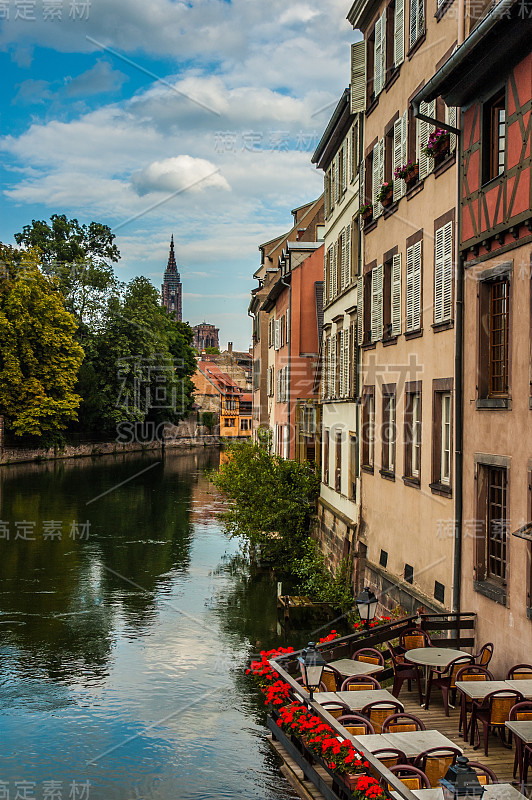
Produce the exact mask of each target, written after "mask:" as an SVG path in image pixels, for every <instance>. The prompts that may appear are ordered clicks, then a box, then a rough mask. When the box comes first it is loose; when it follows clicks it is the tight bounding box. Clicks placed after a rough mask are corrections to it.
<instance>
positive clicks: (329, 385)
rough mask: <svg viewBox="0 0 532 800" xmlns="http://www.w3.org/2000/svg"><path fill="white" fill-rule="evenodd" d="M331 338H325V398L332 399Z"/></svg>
mask: <svg viewBox="0 0 532 800" xmlns="http://www.w3.org/2000/svg"><path fill="white" fill-rule="evenodd" d="M332 385H333V384H332V337H331V336H328V337H327V397H332Z"/></svg>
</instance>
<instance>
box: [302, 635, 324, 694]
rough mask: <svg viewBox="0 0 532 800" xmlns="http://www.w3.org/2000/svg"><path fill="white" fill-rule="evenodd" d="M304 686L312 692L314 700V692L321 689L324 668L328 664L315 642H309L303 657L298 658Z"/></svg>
mask: <svg viewBox="0 0 532 800" xmlns="http://www.w3.org/2000/svg"><path fill="white" fill-rule="evenodd" d="M297 660H298V661H299V666H300V669H301V675H302V677H303V685H304V686H306V687H307V689H308V690H309V692H310V699H311V700H312V699H313V692H315V691H317V690H318V689H319V688H320V682H321V676H322V673H323V667H324V666H325V665H326V664H327V662H326V661H325V659H324V658H323V656H322V654H321V653H320V651H319V650H317V649H316V645H315V644H314V642H309V643H308V645H307V648H306V650H303V655H302V656H298V658H297Z"/></svg>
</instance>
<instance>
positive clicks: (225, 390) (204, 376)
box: [192, 360, 252, 438]
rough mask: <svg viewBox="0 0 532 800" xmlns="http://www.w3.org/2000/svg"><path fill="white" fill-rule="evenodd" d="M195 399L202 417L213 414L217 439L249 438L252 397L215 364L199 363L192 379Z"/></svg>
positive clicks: (211, 362)
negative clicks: (216, 427)
mask: <svg viewBox="0 0 532 800" xmlns="http://www.w3.org/2000/svg"><path fill="white" fill-rule="evenodd" d="M192 381H193V383H194V385H195V387H196V391H195V392H194V396H195V398H196V406H197V408H198V411H199V412H200V414H201V413H205V412H207V413H209V412H210V413H213V414H215V415H216V418H217V422H218V423H219V428H220V436H222V437H227V438H240V437H244V438H245V437H247V436H251V414H252V395H251V393H250V392H246V391H244V390H243V389H242V388H241V387H240V386H239V385H238V384H237V383H236V382H235V381H234V380H233V379H232V378H231V377H230V376H229V375H228V374H227V373H226V372H224V371H223V370H222V369H220V367H219V366H218V365H217V364H216V363H215V362H214V361H207V360H205V361H203V360H202V361H198V365H197V369H196V372H195V373H194V375H193V376H192Z"/></svg>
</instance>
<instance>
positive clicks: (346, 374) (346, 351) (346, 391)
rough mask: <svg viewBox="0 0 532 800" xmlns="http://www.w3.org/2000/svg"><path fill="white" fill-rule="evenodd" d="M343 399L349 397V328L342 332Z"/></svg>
mask: <svg viewBox="0 0 532 800" xmlns="http://www.w3.org/2000/svg"><path fill="white" fill-rule="evenodd" d="M343 380H344V397H349V328H346V329H345V331H344V377H343Z"/></svg>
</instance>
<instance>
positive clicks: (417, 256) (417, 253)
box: [412, 242, 421, 331]
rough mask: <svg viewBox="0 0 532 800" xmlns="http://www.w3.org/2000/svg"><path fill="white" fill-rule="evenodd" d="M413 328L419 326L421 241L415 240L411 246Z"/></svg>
mask: <svg viewBox="0 0 532 800" xmlns="http://www.w3.org/2000/svg"><path fill="white" fill-rule="evenodd" d="M413 251H414V253H413V255H414V265H413V279H414V280H413V303H412V305H413V314H412V324H413V326H414V327H413V330H415V331H417V330H419V328H421V242H417V243H416V244H415V245H414V247H413Z"/></svg>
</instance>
